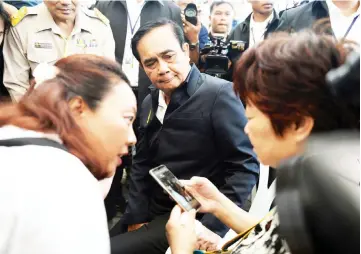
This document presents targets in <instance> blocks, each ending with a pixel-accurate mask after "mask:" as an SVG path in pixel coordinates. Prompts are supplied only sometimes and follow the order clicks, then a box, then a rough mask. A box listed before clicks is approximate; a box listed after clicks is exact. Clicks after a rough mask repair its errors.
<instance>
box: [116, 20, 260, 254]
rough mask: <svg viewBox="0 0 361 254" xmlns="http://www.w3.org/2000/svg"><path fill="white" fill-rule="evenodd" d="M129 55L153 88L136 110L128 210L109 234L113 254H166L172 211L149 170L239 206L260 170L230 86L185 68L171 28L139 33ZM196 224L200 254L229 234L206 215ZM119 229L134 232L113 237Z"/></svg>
mask: <svg viewBox="0 0 361 254" xmlns="http://www.w3.org/2000/svg"><path fill="white" fill-rule="evenodd" d="M160 37H164V38H167V40H159V38H160ZM132 49H133V53H134V55H135V57H136V58H137V59H138V60H139V61H140V63H141V65H142V67H143V68H144V70H145V72H146V73H147V75H148V76H149V78H150V80H151V81H152V83H153V85H152V86H151V87H150V89H151V94H150V95H148V96H147V97H146V98H145V100H144V101H143V103H142V106H141V108H140V109H139V110H140V135H139V138H138V143H137V147H136V151H137V152H136V155H135V156H134V159H133V168H132V171H131V174H130V190H129V202H128V207H127V210H126V213H125V214H124V217H123V218H122V220H121V223H120V224H118V225H117V226H116V229H114V230H112V231H111V236H113V237H112V238H111V244H112V253H148V254H149V253H164V252H165V251H166V249H167V247H168V243H167V239H166V236H165V224H166V222H167V220H168V218H169V212H170V211H171V209H172V208H173V207H174V205H175V203H174V202H173V201H172V200H171V199H170V198H169V196H168V195H167V194H165V193H164V191H163V189H162V188H161V187H160V186H159V185H158V184H157V183H156V182H155V181H154V180H153V179H152V178H151V176H150V175H149V171H150V170H151V169H152V168H154V167H156V166H159V165H161V164H164V165H166V166H167V167H168V168H169V169H170V170H171V171H172V172H173V174H174V175H175V176H176V177H177V178H180V179H190V178H191V177H192V176H203V177H207V178H209V179H210V180H211V181H212V182H213V183H214V184H215V185H216V186H217V187H218V188H219V189H220V190H221V192H222V193H224V194H225V195H226V196H227V197H228V198H230V199H231V200H232V201H233V202H235V203H236V204H237V205H238V206H242V205H243V204H244V202H245V200H246V199H247V197H248V196H249V194H250V192H251V189H252V188H253V186H254V185H255V184H256V182H257V179H258V175H259V163H258V161H257V159H256V156H255V154H254V152H253V149H252V146H251V144H250V141H249V139H248V137H247V136H246V134H245V133H244V127H245V125H246V123H247V119H246V117H245V115H244V108H243V105H242V103H241V101H240V100H239V98H237V96H236V95H235V93H234V91H233V86H232V83H230V82H228V81H225V80H221V79H217V78H214V77H211V76H208V75H205V74H201V73H200V72H199V70H198V69H197V67H196V66H195V65H192V66H190V65H189V55H188V54H189V45H188V44H187V43H185V40H184V36H183V33H182V30H181V28H180V27H179V26H178V25H177V24H175V23H174V22H172V21H169V20H159V21H155V22H153V23H151V24H147V25H146V26H143V27H142V28H140V29H139V30H138V32H137V33H136V34H135V36H134V37H133V40H132ZM197 218H198V220H199V221H200V222H201V223H202V224H203V226H200V229H201V230H202V231H203V233H202V234H200V236H199V238H198V248H201V249H208V250H212V249H215V248H216V245H217V244H218V243H219V240H220V237H221V236H224V235H225V233H226V232H227V231H228V228H227V226H225V225H224V224H223V223H221V222H220V221H219V220H218V219H217V218H216V217H214V216H212V215H210V214H205V215H202V214H199V216H198V217H197ZM121 225H125V226H126V227H127V228H128V231H132V232H128V233H125V234H119V235H117V236H114V235H116V234H117V233H119V231H120V228H121ZM126 227H125V228H126ZM123 229H124V228H123ZM212 231H213V232H214V233H213V232H212Z"/></svg>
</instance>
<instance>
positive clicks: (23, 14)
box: [10, 6, 40, 27]
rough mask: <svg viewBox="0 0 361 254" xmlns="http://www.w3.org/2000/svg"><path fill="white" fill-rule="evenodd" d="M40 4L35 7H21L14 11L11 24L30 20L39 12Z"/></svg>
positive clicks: (16, 24)
mask: <svg viewBox="0 0 361 254" xmlns="http://www.w3.org/2000/svg"><path fill="white" fill-rule="evenodd" d="M39 8H40V6H35V7H26V6H24V7H21V8H20V9H19V10H18V11H17V12H15V13H14V14H13V15H12V16H11V18H10V21H11V26H12V27H16V26H18V25H19V24H20V23H26V22H29V21H31V20H32V18H34V17H36V16H37V15H38V13H39Z"/></svg>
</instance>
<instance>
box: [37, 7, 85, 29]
mask: <svg viewBox="0 0 361 254" xmlns="http://www.w3.org/2000/svg"><path fill="white" fill-rule="evenodd" d="M40 5H41V6H39V13H38V24H37V28H38V29H37V32H40V31H44V30H48V29H51V30H52V31H53V32H54V33H56V34H59V35H61V36H62V31H61V30H60V28H59V26H58V25H57V24H56V23H55V21H54V19H53V16H51V13H50V12H49V10H48V8H47V7H46V5H45V4H44V3H41V4H40ZM86 18H87V16H86V14H85V13H84V10H83V9H82V8H81V7H80V6H79V7H78V10H77V14H76V17H75V25H74V28H73V31H72V34H76V33H79V32H80V31H81V29H83V30H86V31H88V32H91V26H90V24H89V22H87V20H86Z"/></svg>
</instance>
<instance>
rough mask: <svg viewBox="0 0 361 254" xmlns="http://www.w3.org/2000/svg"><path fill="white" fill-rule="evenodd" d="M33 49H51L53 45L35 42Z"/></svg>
mask: <svg viewBox="0 0 361 254" xmlns="http://www.w3.org/2000/svg"><path fill="white" fill-rule="evenodd" d="M34 47H35V48H36V49H52V48H53V44H52V43H51V42H35V43H34Z"/></svg>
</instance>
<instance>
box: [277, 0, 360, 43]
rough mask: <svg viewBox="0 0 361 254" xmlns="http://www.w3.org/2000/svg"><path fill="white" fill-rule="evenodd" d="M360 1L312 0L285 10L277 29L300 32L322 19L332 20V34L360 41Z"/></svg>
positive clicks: (338, 37) (339, 37) (340, 37)
mask: <svg viewBox="0 0 361 254" xmlns="http://www.w3.org/2000/svg"><path fill="white" fill-rule="evenodd" d="M359 8H360V1H359V0H349V1H347V0H345V1H335V0H333V1H312V2H309V3H306V4H303V5H300V6H298V7H296V8H291V9H288V10H286V11H284V12H283V14H282V16H281V18H280V21H279V26H278V28H277V29H276V30H277V31H288V32H298V31H300V30H302V29H306V28H313V27H314V26H315V24H317V22H318V21H320V20H326V21H327V20H328V21H330V22H331V28H332V31H331V34H333V35H334V36H335V37H336V38H337V39H348V40H353V41H356V42H358V43H360V39H359V38H360V36H359V31H360V30H361V21H360V17H359V16H360V15H359V11H358V10H359Z"/></svg>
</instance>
